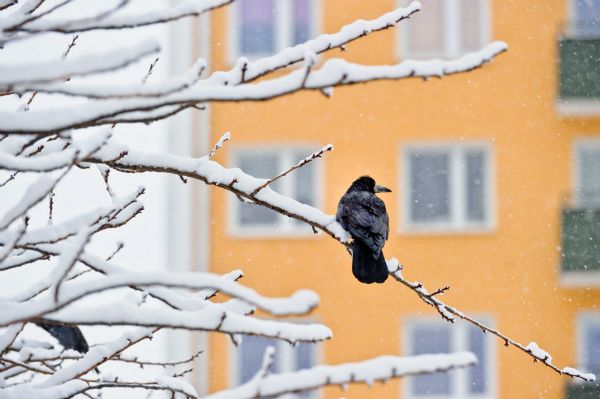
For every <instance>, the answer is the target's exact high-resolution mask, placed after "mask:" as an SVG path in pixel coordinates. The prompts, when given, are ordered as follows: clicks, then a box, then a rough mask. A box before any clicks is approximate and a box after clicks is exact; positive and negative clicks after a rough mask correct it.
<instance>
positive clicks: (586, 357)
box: [577, 312, 600, 384]
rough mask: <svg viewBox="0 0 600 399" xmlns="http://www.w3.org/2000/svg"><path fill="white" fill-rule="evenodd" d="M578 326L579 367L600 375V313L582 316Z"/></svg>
mask: <svg viewBox="0 0 600 399" xmlns="http://www.w3.org/2000/svg"><path fill="white" fill-rule="evenodd" d="M577 324H578V337H577V346H578V354H577V357H578V363H579V364H578V367H579V368H580V369H582V370H584V371H585V372H587V373H593V374H595V375H600V313H598V312H593V313H592V312H589V313H583V314H580V315H579V320H578V323H577ZM595 384H598V383H597V382H596V383H595Z"/></svg>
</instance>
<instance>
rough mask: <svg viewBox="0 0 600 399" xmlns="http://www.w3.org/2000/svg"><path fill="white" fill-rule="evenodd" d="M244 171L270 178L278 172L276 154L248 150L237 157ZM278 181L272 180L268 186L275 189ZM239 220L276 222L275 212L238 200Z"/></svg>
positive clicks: (250, 222) (245, 223)
mask: <svg viewBox="0 0 600 399" xmlns="http://www.w3.org/2000/svg"><path fill="white" fill-rule="evenodd" d="M238 166H239V167H240V168H241V169H242V170H243V171H244V172H246V173H248V174H249V175H252V176H254V177H261V178H264V179H267V178H271V177H273V176H275V175H276V174H277V173H279V164H278V156H277V155H276V154H262V153H260V152H259V151H256V152H252V153H251V152H248V153H245V154H243V155H241V156H240V157H239V165H238ZM278 186H279V182H277V181H275V182H273V183H272V184H271V185H270V186H269V187H271V188H272V189H273V190H275V191H277V188H278ZM237 206H239V212H238V215H239V220H238V222H239V223H240V224H242V225H274V224H276V223H277V220H278V215H277V213H276V212H274V211H272V210H270V209H267V208H264V207H261V206H258V205H253V204H246V203H243V202H241V201H238V203H237Z"/></svg>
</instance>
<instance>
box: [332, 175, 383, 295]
mask: <svg viewBox="0 0 600 399" xmlns="http://www.w3.org/2000/svg"><path fill="white" fill-rule="evenodd" d="M391 191H392V190H390V189H389V188H386V187H383V186H379V185H377V184H375V180H373V178H371V177H370V176H362V177H359V178H358V179H356V180H355V181H354V183H352V185H351V186H350V188H349V189H348V191H346V193H345V194H344V195H343V196H342V198H341V199H340V202H339V204H338V209H337V213H336V215H335V219H336V220H337V221H338V222H339V223H340V224H341V225H342V227H343V228H344V229H346V230H347V231H348V232H350V235H351V236H352V238H353V240H354V241H353V243H352V273H353V274H354V277H356V278H357V279H358V281H360V282H361V283H366V284H371V283H383V282H384V281H385V280H386V279H387V276H388V268H387V264H386V263H385V257H384V256H383V252H382V250H381V249H382V248H383V244H385V241H386V240H387V238H388V234H389V232H390V223H389V217H388V214H387V212H386V210H385V204H384V202H383V201H382V200H381V199H380V198H378V197H377V196H376V195H375V193H388V192H391Z"/></svg>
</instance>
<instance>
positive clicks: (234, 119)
mask: <svg viewBox="0 0 600 399" xmlns="http://www.w3.org/2000/svg"><path fill="white" fill-rule="evenodd" d="M322 3H323V4H322V15H323V19H322V25H323V26H322V31H324V32H334V31H336V30H337V29H338V28H339V27H340V26H342V25H343V24H345V23H348V22H350V21H352V20H354V19H356V18H373V17H376V16H379V15H380V14H382V13H383V12H385V11H387V10H389V9H391V8H392V7H393V6H394V2H393V1H391V0H390V1H382V0H372V1H368V2H367V1H347V0H326V1H323V2H322ZM426 3H427V1H425V2H424V5H425V8H424V9H425V10H426ZM566 9H567V5H566V3H565V2H564V1H557V0H537V1H533V0H530V1H516V0H502V1H498V0H497V1H493V2H492V5H491V16H492V20H493V22H492V37H493V38H495V39H501V40H504V41H506V42H508V43H509V46H510V49H509V51H508V53H505V54H503V55H501V56H500V57H499V58H497V59H496V60H494V61H493V62H492V63H491V64H489V65H486V66H485V67H484V68H483V69H481V70H477V71H474V72H472V73H469V74H463V75H458V76H453V77H447V78H444V79H441V80H432V81H429V82H422V81H420V80H405V81H398V82H383V83H381V82H380V83H370V84H367V85H360V86H355V87H345V88H336V89H335V92H334V95H333V98H331V99H329V100H328V99H326V98H324V96H322V95H321V94H319V93H316V92H311V93H301V94H296V95H293V96H289V97H285V98H281V99H278V100H274V101H271V102H268V103H242V104H228V105H217V106H214V108H213V112H212V134H213V137H212V140H211V141H212V142H215V141H216V140H217V139H218V137H219V136H220V135H221V133H222V132H224V131H226V130H229V131H231V132H232V134H233V141H232V142H233V144H232V145H228V146H226V147H225V149H224V150H222V151H221V152H220V154H219V155H218V156H217V160H218V161H220V162H224V163H225V164H228V162H229V158H228V157H229V149H230V148H232V146H235V145H242V144H247V143H273V142H275V143H281V142H282V140H285V144H292V143H294V142H301V143H306V142H309V143H315V144H316V145H324V144H327V143H330V142H331V143H333V144H334V145H335V150H334V151H333V152H332V153H329V154H328V155H327V156H326V158H325V160H319V161H318V162H323V165H324V171H325V194H324V195H325V206H324V211H325V212H328V213H334V212H335V209H336V205H337V201H338V199H339V197H340V196H341V195H342V194H343V192H344V191H345V190H346V188H347V186H348V185H349V184H350V183H351V182H352V180H353V179H354V178H356V177H357V176H360V175H363V174H370V175H371V176H374V177H375V178H376V180H377V181H378V182H380V183H381V184H384V185H386V186H388V187H390V188H392V189H393V191H394V192H393V193H392V194H389V195H385V196H382V198H384V200H385V201H386V205H387V209H388V212H389V214H390V221H391V234H390V238H389V241H388V242H387V244H386V246H385V248H384V252H385V254H386V255H387V256H388V257H389V256H396V257H398V258H399V259H400V261H401V262H402V263H404V264H405V265H406V267H407V269H406V272H405V275H406V276H407V277H408V278H411V279H416V280H420V281H423V282H424V283H425V284H426V286H427V287H429V288H430V289H435V288H438V287H442V286H444V285H450V286H451V290H450V292H449V293H448V294H447V295H446V296H445V297H444V299H445V300H446V301H447V302H448V303H449V304H451V305H454V306H456V307H458V308H459V309H461V310H463V311H465V312H468V313H480V314H489V315H491V316H492V317H493V318H494V321H495V325H496V326H497V327H498V328H499V329H500V330H502V331H503V332H504V333H506V334H508V335H509V336H510V337H512V338H514V339H516V340H518V341H520V342H522V343H524V344H527V343H528V342H529V341H532V340H535V341H537V343H538V344H539V345H540V346H541V347H542V348H544V349H546V350H548V351H550V352H551V353H552V354H553V355H554V361H555V362H556V363H557V364H558V365H559V366H566V365H574V363H575V362H576V358H575V356H576V355H575V341H574V337H575V317H576V314H577V312H578V311H580V310H582V309H592V308H594V307H595V304H597V303H598V302H599V300H600V291H598V290H597V289H591V290H583V289H579V290H578V289H565V288H563V287H561V286H560V285H559V283H558V278H557V277H558V267H559V254H558V252H557V245H558V244H559V231H560V230H559V228H560V226H559V209H560V203H561V198H562V197H563V195H564V193H566V192H568V191H569V190H571V188H572V181H571V173H572V172H571V168H572V165H571V151H572V143H573V139H574V138H575V137H578V136H580V135H592V134H594V133H596V134H600V121H598V120H593V119H578V120H573V119H568V118H560V117H558V115H557V113H556V111H555V107H554V100H555V96H556V86H557V82H556V77H557V71H556V60H555V56H556V48H557V47H556V35H557V31H558V29H559V24H560V23H561V22H562V21H564V20H565V18H566V15H565V14H566ZM341 10H343V12H341ZM423 12H426V11H423ZM225 17H226V12H225V11H223V10H221V11H218V12H216V13H215V14H214V16H213V21H212V23H213V32H212V34H213V56H214V61H215V63H214V69H226V68H228V65H227V64H226V62H225V54H226V53H225V50H226V46H227V42H226V37H227V35H226V19H225ZM415 18H417V17H415ZM405 23H410V21H409V22H405ZM331 55H334V56H339V55H340V53H339V51H334V52H332V54H330V56H331ZM341 55H342V56H344V58H346V59H349V60H353V61H357V62H364V63H393V62H396V61H397V60H396V59H395V56H394V32H393V30H389V31H386V32H382V33H378V34H374V35H372V36H371V37H368V38H365V39H362V40H360V41H358V42H356V43H353V44H351V45H349V46H348V51H347V52H346V53H343V54H341ZM440 139H442V140H472V139H484V140H488V141H489V142H490V143H492V144H493V148H494V152H493V153H494V158H495V160H494V164H495V170H496V173H495V191H496V204H497V206H496V208H497V210H496V220H497V226H496V228H495V229H494V230H493V231H491V232H488V233H483V234H474V235H473V234H472V235H461V234H443V235H406V234H400V233H399V232H398V230H397V226H398V224H399V220H400V217H399V212H401V209H399V202H400V198H401V197H400V196H401V190H402V187H399V173H398V170H399V168H398V165H399V162H400V159H399V157H398V154H399V149H400V148H401V146H402V145H403V143H405V142H407V141H430V140H440ZM228 195H229V194H228V193H226V192H224V191H223V190H212V194H211V199H212V200H211V209H212V216H213V220H212V231H211V240H212V244H211V245H212V248H211V258H210V264H211V270H212V271H214V272H217V273H223V272H227V271H229V270H231V269H234V268H242V269H243V270H244V271H245V273H246V277H244V279H243V280H244V283H245V284H247V285H249V286H252V287H254V288H256V289H257V290H258V291H259V292H261V293H264V294H267V295H288V294H290V293H292V292H293V291H295V290H296V289H299V288H310V289H313V290H316V291H317V292H318V293H319V294H320V295H321V306H320V307H319V308H318V309H317V310H316V313H315V314H316V316H315V319H316V320H318V321H320V322H323V323H324V324H326V325H328V326H329V327H331V328H332V330H333V332H334V338H333V340H331V341H329V342H326V343H324V344H323V345H322V347H321V349H322V360H323V362H324V363H338V362H345V361H354V360H359V359H364V358H369V357H373V356H376V355H380V354H398V353H400V348H401V344H402V339H403V337H402V335H401V327H402V320H403V318H405V317H408V316H413V315H431V316H434V317H435V316H436V314H435V313H434V311H433V310H432V309H431V308H429V307H427V306H425V305H424V304H423V303H422V302H420V301H419V300H418V299H417V298H416V297H415V295H414V294H413V293H412V292H409V291H408V290H407V289H405V288H403V287H402V286H400V285H399V284H397V283H395V282H394V281H391V280H389V281H388V282H387V283H386V284H384V285H383V286H379V285H378V286H367V285H362V284H360V283H358V282H357V281H356V280H355V279H354V278H353V276H352V273H351V270H350V267H351V266H350V258H349V256H348V255H347V253H346V251H345V250H344V248H343V247H342V246H340V245H339V244H338V243H336V242H335V241H333V240H331V239H330V238H329V237H327V236H323V235H322V236H319V237H315V236H310V237H305V238H298V239H276V238H267V239H235V238H232V237H231V236H229V235H228V233H227V231H226V229H227V218H228V209H227V205H228V198H227V196H228ZM210 344H211V349H210V356H211V380H210V384H211V391H212V390H217V389H222V388H224V387H226V386H228V378H229V376H228V372H229V367H228V366H227V363H228V360H227V359H228V357H227V356H228V349H229V345H228V342H227V339H226V338H225V337H221V336H218V335H216V334H215V335H214V336H212V337H211V339H210ZM495 344H496V352H497V354H498V357H497V362H496V365H495V366H496V367H495V368H496V373H497V374H496V376H497V381H498V386H499V388H498V389H499V392H498V397H501V398H549V399H552V398H560V397H562V396H563V387H564V384H565V383H566V382H567V380H566V378H563V377H560V376H558V375H557V374H555V373H553V372H551V371H550V370H549V369H547V368H545V367H543V366H541V365H538V364H532V361H531V358H529V357H527V356H524V355H523V354H521V353H520V352H518V351H516V350H514V349H505V348H504V347H503V346H502V344H501V342H500V341H495ZM398 392H399V386H398V383H397V382H393V383H388V384H386V385H385V386H379V385H378V386H376V387H375V388H373V389H372V390H369V389H367V388H365V387H352V388H350V390H349V391H348V392H346V393H343V394H342V393H341V392H340V390H339V389H337V388H333V389H330V390H327V391H326V395H325V396H324V397H327V398H338V397H340V396H347V397H349V398H354V399H357V398H374V397H377V398H396V397H398V395H399V394H398Z"/></svg>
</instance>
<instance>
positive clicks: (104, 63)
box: [0, 41, 160, 114]
mask: <svg viewBox="0 0 600 399" xmlns="http://www.w3.org/2000/svg"><path fill="white" fill-rule="evenodd" d="M159 49H160V48H159V46H158V44H157V43H156V42H154V41H143V42H140V43H138V44H136V45H135V46H130V47H128V48H121V49H117V50H113V51H110V52H108V53H104V54H94V55H87V56H84V57H80V58H78V59H68V58H63V59H60V60H59V61H49V62H46V63H37V64H32V63H27V64H18V65H4V66H2V65H0V92H3V91H4V92H8V93H10V92H11V90H12V88H13V87H14V86H17V85H19V84H31V83H44V82H52V81H56V80H65V79H68V78H71V77H73V76H82V75H90V74H94V73H100V72H107V71H114V70H116V69H120V68H123V67H125V66H127V65H129V64H131V63H133V62H135V61H137V60H139V59H140V58H143V57H145V56H147V55H150V54H153V53H156V52H157V51H158V50H159ZM24 114H29V113H27V112H25V113H24Z"/></svg>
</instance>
